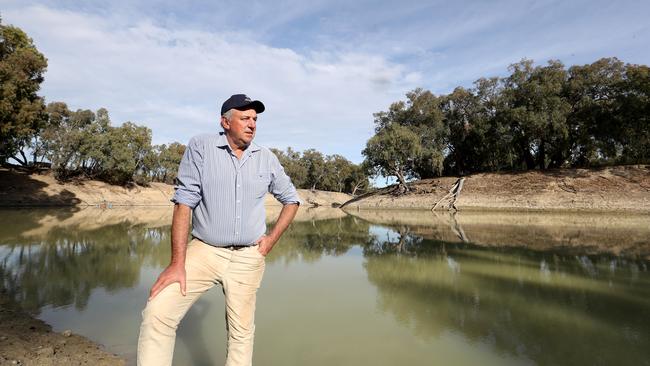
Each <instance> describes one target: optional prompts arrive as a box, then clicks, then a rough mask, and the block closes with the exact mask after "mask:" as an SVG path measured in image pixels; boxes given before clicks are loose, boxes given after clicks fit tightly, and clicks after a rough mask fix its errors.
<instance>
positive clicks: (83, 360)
mask: <svg viewBox="0 0 650 366" xmlns="http://www.w3.org/2000/svg"><path fill="white" fill-rule="evenodd" d="M124 364H125V362H124V360H122V359H120V358H118V357H117V356H115V355H112V354H110V353H108V352H106V351H105V350H103V349H102V348H101V347H100V346H99V345H97V344H96V343H94V342H92V341H90V340H88V339H86V338H84V337H82V336H79V335H76V334H72V333H71V332H69V331H64V332H63V333H56V332H53V331H52V327H50V326H49V325H47V324H45V323H44V322H43V321H41V320H38V319H35V318H33V317H32V316H31V315H30V314H27V313H26V312H24V311H23V310H21V309H20V308H19V307H18V306H17V305H16V304H14V303H12V302H11V301H10V300H8V299H7V297H6V296H0V365H3V366H4V365H34V366H68V365H97V366H109V365H110V366H114V365H124Z"/></svg>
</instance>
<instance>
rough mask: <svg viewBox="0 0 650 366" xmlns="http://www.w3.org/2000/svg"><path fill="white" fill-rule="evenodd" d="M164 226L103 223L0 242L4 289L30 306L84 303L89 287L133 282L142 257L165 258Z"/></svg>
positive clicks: (80, 305)
mask: <svg viewBox="0 0 650 366" xmlns="http://www.w3.org/2000/svg"><path fill="white" fill-rule="evenodd" d="M168 233H169V229H168V228H163V229H151V228H145V227H141V226H139V227H133V226H129V225H127V224H119V225H111V226H105V227H102V228H100V229H97V230H92V231H80V230H74V229H65V230H63V229H55V230H52V231H51V232H50V233H48V235H47V236H46V237H45V238H43V239H39V240H30V239H21V240H17V239H14V240H12V244H7V245H3V246H2V247H0V249H2V251H0V255H1V257H0V261H1V262H0V275H1V276H2V277H1V282H0V284H1V285H2V288H3V291H5V292H7V293H8V294H9V295H10V296H12V297H13V298H14V299H15V300H16V301H17V302H19V303H21V305H22V306H23V307H24V308H25V309H27V310H30V311H34V312H36V311H38V310H39V309H40V308H41V307H43V306H44V305H53V306H66V305H70V304H74V305H75V307H77V308H79V309H83V308H85V306H86V304H87V302H88V299H89V297H90V294H91V292H92V291H93V290H94V289H97V288H103V289H105V290H107V291H109V292H111V291H116V290H119V289H121V288H125V287H133V286H134V285H135V284H136V283H137V281H138V280H139V274H140V267H141V266H142V265H143V264H144V262H145V258H146V259H147V261H149V262H151V263H147V264H150V265H155V266H160V265H161V263H164V262H167V261H168V260H169V245H168V244H166V245H165V244H163V245H160V244H161V243H169V234H168Z"/></svg>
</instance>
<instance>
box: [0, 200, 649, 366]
mask: <svg viewBox="0 0 650 366" xmlns="http://www.w3.org/2000/svg"><path fill="white" fill-rule="evenodd" d="M96 213H99V215H93V216H86V217H85V218H84V216H83V215H82V214H80V213H78V212H67V213H66V212H64V213H55V214H49V213H43V212H37V213H34V212H29V211H25V212H22V213H21V214H20V215H22V216H20V217H19V219H17V220H16V219H15V218H14V220H15V221H16V225H5V226H3V227H2V228H0V279H1V281H0V285H1V286H2V289H3V295H8V296H12V297H13V298H14V299H15V300H17V301H18V302H19V303H21V304H22V305H23V306H24V307H25V308H27V309H29V310H30V311H33V312H35V313H37V312H38V311H39V310H40V311H42V309H63V310H60V311H58V312H57V311H50V310H48V315H47V316H51V317H53V318H52V319H54V320H56V319H57V318H56V317H57V316H59V317H61V318H64V315H63V314H64V313H65V314H69V315H66V316H67V317H69V318H70V319H73V318H83V316H84V314H85V313H89V314H92V313H96V312H98V310H97V309H101V312H102V313H103V314H105V316H104V318H105V319H96V318H93V319H96V320H94V321H96V322H97V324H94V323H91V324H84V325H83V326H82V327H81V329H80V330H79V331H83V330H84V329H88V330H87V332H89V333H91V334H92V335H93V337H92V338H93V339H96V340H98V341H100V342H102V343H104V344H105V345H106V346H107V347H108V348H109V350H111V349H112V348H111V347H112V344H115V343H112V342H116V341H114V339H119V340H120V341H119V342H121V343H119V344H120V347H126V349H124V348H119V349H117V348H114V350H115V352H119V353H121V354H124V355H129V357H132V355H133V354H134V349H135V337H136V336H137V325H138V323H139V318H140V314H139V313H140V311H141V303H142V301H143V300H144V299H146V292H147V291H148V288H149V286H150V285H151V283H153V281H154V279H155V276H156V275H157V274H158V272H159V270H160V269H161V268H163V267H164V266H166V265H167V263H168V260H169V226H167V225H165V222H167V223H168V222H169V221H165V220H166V218H168V217H166V216H165V215H168V212H167V213H166V214H164V215H162V214H160V215H159V214H156V213H148V215H149V216H148V217H149V218H147V219H144V217H145V215H140V216H139V217H140V221H138V219H135V218H131V219H129V220H123V219H122V218H120V217H121V216H120V215H119V214H117V213H115V212H111V213H109V214H110V215H108V216H106V215H104V216H102V212H96ZM361 214H364V213H363V212H361V213H360V215H357V216H356V217H352V216H348V217H344V218H341V217H337V216H336V215H335V214H323V213H319V215H320V217H332V218H329V219H326V220H319V221H315V220H314V221H312V220H309V219H306V221H302V222H295V223H294V224H292V225H291V227H290V228H289V229H288V231H287V233H286V234H285V236H284V237H283V239H282V241H281V242H280V243H279V244H278V246H277V247H276V248H275V249H274V250H273V252H272V253H271V255H270V256H269V257H268V258H267V278H266V279H265V281H266V282H267V283H266V284H265V285H264V287H263V289H262V293H261V295H260V299H261V300H260V301H262V304H261V306H260V307H259V311H260V322H259V324H258V332H259V334H260V337H262V339H266V341H265V342H261V343H259V346H258V345H257V344H256V347H257V348H256V349H257V351H256V354H257V356H256V357H257V358H256V360H257V361H256V362H258V363H261V364H283V365H291V364H296V365H298V364H311V365H325V364H328V363H329V364H331V363H332V361H333V360H336V362H335V363H337V364H352V363H355V362H356V361H354V362H353V360H359V357H360V356H359V354H358V353H359V352H364V355H363V358H364V359H368V360H371V361H369V362H371V363H373V364H376V365H382V364H385V365H390V364H395V363H396V362H399V360H401V359H405V357H406V358H408V359H409V360H410V361H411V362H410V363H411V364H423V365H424V364H431V363H435V362H436V361H437V362H442V363H447V364H463V363H469V361H467V360H468V359H472V360H479V361H478V362H480V363H482V364H505V363H511V364H526V363H533V364H540V365H575V364H589V365H592V364H595V365H598V364H604V365H607V364H622V365H624V364H630V365H632V364H634V365H644V364H645V365H647V364H649V363H650V351H649V350H650V275H649V273H648V261H647V260H645V259H644V258H647V257H648V254H649V252H648V251H645V249H644V248H646V247H647V246H648V243H647V237H649V236H650V235H648V236H644V235H646V233H647V231H646V230H647V229H646V228H644V227H643V225H637V224H638V223H639V222H643V219H638V218H634V217H631V218H628V219H621V218H613V219H612V220H610V221H614V222H617V223H618V224H619V226H620V227H612V226H611V225H609V224H608V225H609V226H608V225H602V221H599V220H601V219H593V218H591V217H587V219H586V220H583V221H579V220H580V219H576V218H567V217H566V216H565V217H562V218H561V219H555V218H552V217H546V218H544V220H542V219H540V218H539V217H535V216H533V217H526V216H525V215H523V216H522V218H521V219H522V222H523V224H522V223H518V222H517V221H516V220H515V219H514V218H513V217H512V216H508V215H505V216H503V215H502V216H498V215H497V216H496V217H492V219H494V220H495V223H494V224H493V226H490V224H489V222H490V217H482V216H480V215H474V216H472V215H468V216H469V217H466V216H463V213H460V214H458V215H456V216H448V215H438V216H435V215H432V214H430V215H429V214H427V215H422V216H420V217H417V216H414V215H411V216H409V215H402V214H396V213H394V212H393V213H382V215H384V216H380V217H379V218H377V217H375V218H374V219H373V218H372V217H369V215H366V216H364V217H362V215H361ZM3 215H5V216H3ZM3 217H4V219H5V220H9V219H8V217H10V214H9V213H6V212H4V213H3V212H1V211H0V218H3ZM100 217H101V218H100ZM161 217H162V218H163V219H160V218H161ZM53 218H55V219H53ZM409 220H411V221H409ZM553 220H555V224H548V223H547V222H549V221H551V222H552V221H553ZM542 221H543V222H546V223H543V222H542ZM3 222H8V221H3ZM427 222H428V223H429V224H426V223H427ZM589 222H591V223H592V224H595V225H596V226H589V224H588V223H589ZM48 223H49V224H48ZM91 223H94V224H91ZM47 225H49V226H47ZM558 225H559V227H558ZM525 227H529V232H528V234H527V236H525V235H524V231H525ZM562 227H564V229H562ZM603 227H604V229H603ZM621 228H622V229H621ZM483 229H485V231H486V232H483V231H482V230H483ZM623 229H624V230H623ZM508 230H510V231H508ZM563 230H564V231H563ZM577 232H586V233H588V234H585V235H583V234H580V235H576V233H577ZM509 233H510V234H509ZM509 235H511V236H510V237H509ZM568 237H571V238H573V239H572V242H571V244H566V238H568ZM498 240H503V241H502V242H499V241H498ZM516 243H524V244H525V245H516ZM590 243H591V244H590ZM594 243H595V244H594ZM611 243H615V249H612V247H611V246H610V244H611ZM531 248H532V249H531ZM621 254H624V255H621ZM357 275H360V276H357ZM344 282H345V283H344ZM99 289H102V290H103V291H105V292H107V293H108V296H115V297H120V296H124V297H125V301H124V302H125V305H124V306H122V307H119V308H118V307H115V308H114V309H113V308H107V307H105V306H104V307H102V306H103V305H102V304H101V301H95V302H93V299H95V298H99V297H97V296H99V295H96V294H97V293H98V291H97V290H99ZM103 296H105V295H103ZM215 296H216V297H215ZM215 296H211V297H205V298H202V299H201V300H200V301H199V302H197V304H196V305H195V306H194V307H193V308H192V310H191V311H190V313H188V315H187V317H186V321H185V322H184V323H183V325H182V326H181V328H180V329H179V338H178V339H179V342H177V344H179V347H182V349H183V352H179V353H178V356H177V359H176V361H177V362H179V363H180V364H213V363H219V362H221V360H222V358H223V353H222V350H221V349H220V348H219V347H215V346H214V344H219V343H218V342H217V343H215V339H217V340H218V339H222V338H223V336H222V335H221V336H215V334H220V333H221V332H222V330H223V327H222V326H221V325H219V324H215V323H216V322H218V320H215V319H221V318H222V317H223V315H222V313H221V312H222V309H223V306H222V305H221V304H217V303H215V301H217V300H215V298H219V296H218V294H216V295H215ZM126 297H128V299H127V298H126ZM98 302H99V303H98ZM70 305H73V306H72V307H70ZM287 312H288V313H289V314H290V315H287V314H286V313H287ZM316 313H317V314H318V317H316V319H314V314H316ZM57 314H58V315H57ZM285 317H288V320H287V319H285ZM117 319H119V320H120V322H121V324H122V325H121V326H115V327H111V325H112V324H111V323H116V322H117ZM281 319H284V320H283V322H282V321H281ZM102 322H103V323H102ZM278 322H280V324H282V326H283V327H282V328H278ZM342 323H343V324H344V326H345V327H346V329H349V330H347V331H346V332H348V333H350V332H357V333H354V334H357V336H356V337H352V338H349V339H348V338H345V337H344V335H342V334H341V332H342V330H341V329H342V328H341V327H342V325H341V324H342ZM305 324H311V325H312V326H311V327H306V326H304V325H305ZM314 324H318V326H315V325H314ZM67 327H68V326H66V328H67ZM70 327H71V328H74V327H73V326H70ZM84 327H87V328H84ZM279 329H282V330H279ZM75 330H76V328H75ZM109 333H110V334H109ZM269 333H271V334H269ZM386 334H395V335H397V334H399V337H394V338H391V341H390V343H391V346H386V345H385V342H386V338H385V337H386ZM219 337H221V338H219ZM382 337H383V338H382ZM323 341H329V342H330V343H329V344H330V345H331V347H333V348H334V349H336V351H337V352H336V357H334V358H333V355H332V353H331V352H330V353H325V351H326V350H323V351H322V353H319V352H321V351H318V350H320V349H322V347H321V344H322V342H323ZM274 342H280V343H274ZM256 343H257V342H256ZM124 344H126V346H125V345H124ZM288 344H293V345H301V346H300V347H301V349H307V350H311V351H310V352H309V355H308V354H307V353H304V352H302V353H300V358H297V356H296V354H294V353H292V352H285V351H286V349H287V348H286V347H287V345H288ZM350 344H353V345H354V347H352V346H350ZM450 344H452V345H454V347H451V346H449V345H450ZM418 345H419V346H418ZM283 349H284V350H285V351H283ZM405 350H407V351H408V352H406V353H407V354H408V355H407V354H405V353H404V352H405ZM292 355H293V357H292Z"/></svg>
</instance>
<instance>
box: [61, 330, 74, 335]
mask: <svg viewBox="0 0 650 366" xmlns="http://www.w3.org/2000/svg"><path fill="white" fill-rule="evenodd" d="M61 334H63V336H64V337H70V336H71V335H72V331H71V330H70V329H66V330H64V331H63V333H61Z"/></svg>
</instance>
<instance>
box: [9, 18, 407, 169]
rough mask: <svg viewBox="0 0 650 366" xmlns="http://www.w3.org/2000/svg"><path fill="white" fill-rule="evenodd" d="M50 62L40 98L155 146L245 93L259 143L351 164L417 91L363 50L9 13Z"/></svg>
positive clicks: (189, 131)
mask: <svg viewBox="0 0 650 366" xmlns="http://www.w3.org/2000/svg"><path fill="white" fill-rule="evenodd" d="M3 18H4V22H6V23H11V24H15V25H17V26H19V27H21V28H23V29H24V30H25V31H26V32H27V33H28V34H29V35H30V36H31V37H32V38H33V39H34V41H35V43H36V46H37V47H38V48H39V50H40V51H41V52H43V53H44V54H45V55H46V57H47V58H48V60H49V67H48V72H47V74H46V75H45V76H46V81H45V83H44V85H43V90H42V94H43V95H44V96H45V97H46V99H47V100H48V101H59V100H60V101H64V102H67V103H68V104H69V105H70V106H71V107H72V108H91V109H97V108H99V107H106V108H107V109H108V110H109V112H110V113H111V117H112V120H113V122H114V124H118V123H122V122H124V121H127V120H130V121H133V122H136V123H139V124H144V125H147V126H148V127H150V128H152V130H153V134H154V140H155V142H168V141H170V140H179V141H181V142H185V141H187V140H188V139H189V137H190V136H192V135H194V134H197V133H202V132H209V131H215V130H216V129H217V114H218V111H219V108H220V106H221V102H222V101H223V100H225V98H227V97H229V96H230V94H233V93H238V92H245V93H248V94H249V95H251V96H252V97H254V98H258V99H260V100H262V101H264V103H265V104H266V105H267V112H265V113H264V114H263V115H261V116H260V124H259V125H258V129H259V135H258V140H259V141H260V142H261V143H263V144H265V145H267V146H276V147H280V148H284V147H286V146H293V147H294V148H297V149H305V148H309V147H314V148H316V149H318V150H320V151H323V152H325V153H327V154H333V153H341V154H343V155H345V156H347V157H349V158H351V159H353V160H355V161H359V160H360V151H361V149H362V148H363V146H364V145H365V142H366V140H367V139H368V137H369V136H370V135H371V133H372V129H373V125H372V113H373V112H376V111H379V110H382V109H386V108H387V106H388V105H389V104H390V103H391V102H392V101H394V100H397V99H399V98H401V96H402V95H403V93H404V92H405V91H407V90H408V89H410V88H412V87H414V86H415V85H414V82H417V81H418V80H419V76H418V74H417V73H414V72H410V71H408V70H405V69H404V68H403V67H402V66H400V65H397V64H393V63H390V62H388V61H386V60H385V59H384V58H382V57H381V56H378V55H370V54H365V53H354V52H345V53H332V52H329V53H310V54H299V53H297V52H295V51H293V50H290V49H283V48H275V47H270V46H268V45H264V44H260V43H257V42H255V41H252V40H251V39H249V38H248V37H246V35H245V34H235V33H228V34H225V33H216V32H207V31H200V30H192V29H183V28H175V29H170V28H162V27H160V26H158V25H155V24H154V23H153V22H152V21H150V20H147V19H141V20H137V21H136V22H135V23H133V24H130V26H123V27H115V26H114V24H121V23H122V22H120V21H118V20H114V19H111V18H110V17H102V16H98V15H92V14H87V13H81V12H73V11H63V10H58V9H52V8H48V7H44V6H32V7H29V8H27V9H21V10H20V11H13V10H10V11H6V12H4V14H3Z"/></svg>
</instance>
